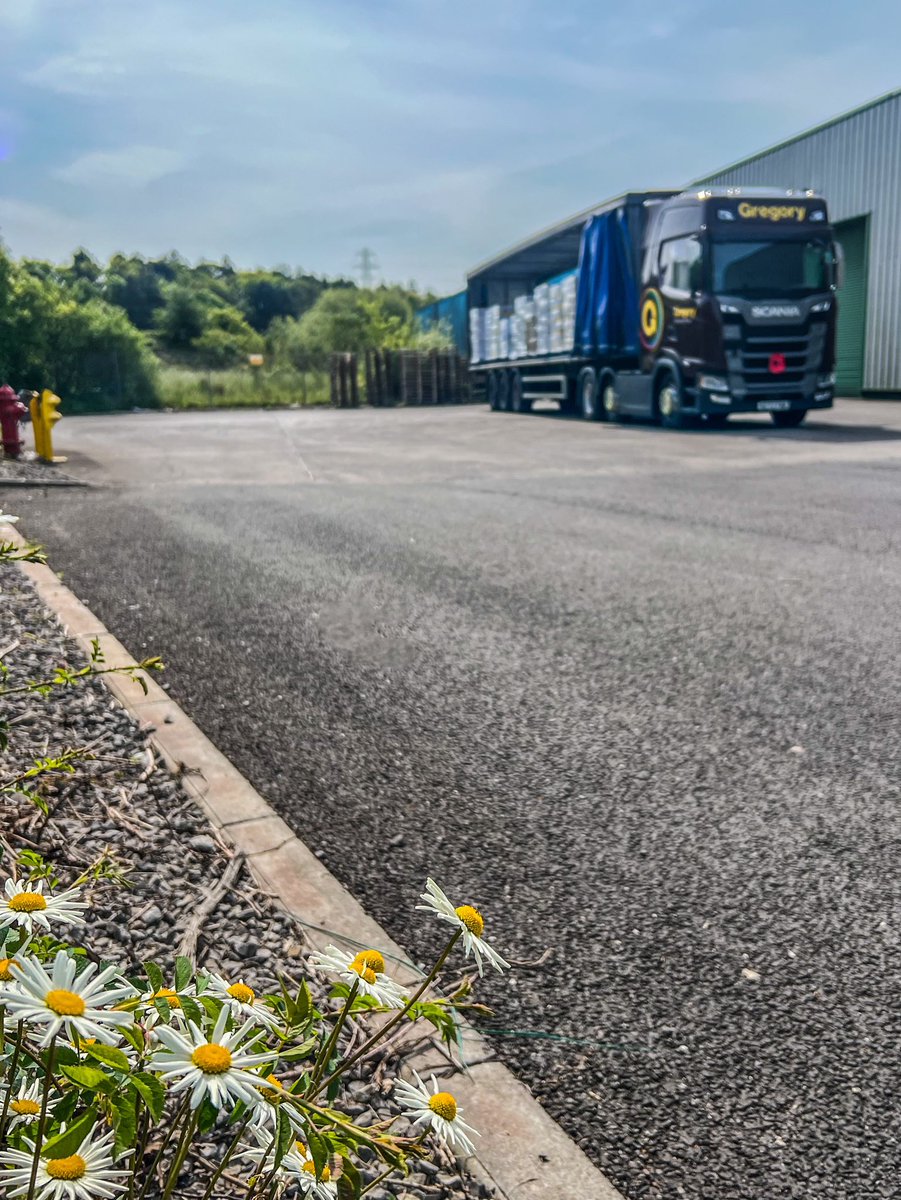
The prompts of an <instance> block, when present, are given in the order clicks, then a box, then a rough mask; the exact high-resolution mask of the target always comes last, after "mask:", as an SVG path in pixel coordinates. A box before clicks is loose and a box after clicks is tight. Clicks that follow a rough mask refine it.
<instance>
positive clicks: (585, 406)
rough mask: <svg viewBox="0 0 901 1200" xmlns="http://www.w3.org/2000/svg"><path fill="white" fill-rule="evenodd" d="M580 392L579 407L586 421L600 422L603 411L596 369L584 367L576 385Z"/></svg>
mask: <svg viewBox="0 0 901 1200" xmlns="http://www.w3.org/2000/svg"><path fill="white" fill-rule="evenodd" d="M576 387H577V388H578V392H579V407H580V408H581V410H582V416H583V417H584V418H585V420H586V421H600V419H601V409H600V406H599V405H598V377H597V375H596V374H595V373H594V367H583V368H582V370H581V371H580V373H579V380H578V383H577V384H576Z"/></svg>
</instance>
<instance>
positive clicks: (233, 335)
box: [192, 307, 264, 367]
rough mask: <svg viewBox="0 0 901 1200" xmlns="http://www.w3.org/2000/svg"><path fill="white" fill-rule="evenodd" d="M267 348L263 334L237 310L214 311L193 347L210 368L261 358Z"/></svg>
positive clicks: (220, 309)
mask: <svg viewBox="0 0 901 1200" xmlns="http://www.w3.org/2000/svg"><path fill="white" fill-rule="evenodd" d="M263 346H264V342H263V339H262V337H261V336H260V334H258V333H257V332H256V330H254V329H251V327H250V326H249V325H248V324H247V322H246V321H245V320H244V317H243V315H242V314H241V313H240V312H239V311H238V310H237V309H236V308H230V307H225V308H213V309H210V311H209V313H208V316H207V327H206V329H204V331H203V333H202V334H201V335H200V337H198V338H197V339H196V340H195V341H194V343H193V346H192V349H193V350H195V351H196V352H197V354H198V355H199V356H200V358H201V359H202V360H203V362H204V364H205V365H206V366H209V367H231V366H235V365H236V364H237V363H239V362H242V361H246V359H247V356H248V355H249V354H258V353H259V352H260V351H261V350H262V349H263Z"/></svg>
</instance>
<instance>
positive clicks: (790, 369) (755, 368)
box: [608, 188, 839, 425]
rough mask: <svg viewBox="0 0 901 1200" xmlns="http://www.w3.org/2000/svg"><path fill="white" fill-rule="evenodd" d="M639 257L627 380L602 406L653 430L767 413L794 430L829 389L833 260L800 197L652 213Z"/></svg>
mask: <svg viewBox="0 0 901 1200" xmlns="http://www.w3.org/2000/svg"><path fill="white" fill-rule="evenodd" d="M655 208H656V211H655V212H654V213H653V215H652V217H651V219H650V220H649V221H648V223H647V226H646V232H645V239H644V245H643V253H642V266H641V293H640V299H639V338H640V342H641V354H640V363H639V372H638V373H637V374H638V375H639V376H641V377H644V379H645V380H649V381H650V383H651V386H650V388H648V387H647V386H641V385H640V383H639V378H637V377H634V376H633V377H631V378H624V377H623V376H618V378H617V380H616V382H615V384H614V396H613V398H612V401H611V398H610V397H609V396H608V403H610V406H611V407H613V408H614V410H615V409H617V408H619V409H620V411H629V410H630V409H632V408H634V407H635V406H636V405H637V406H638V407H639V408H642V409H644V408H648V409H649V411H650V412H651V414H652V415H656V416H659V417H660V419H661V420H662V421H663V422H664V424H670V425H677V424H681V423H682V422H683V421H684V419H685V417H686V416H689V415H694V416H698V417H704V418H706V419H707V420H708V421H712V422H714V423H718V422H720V421H722V420H724V419H725V418H726V417H727V416H728V415H729V414H730V413H747V412H768V413H770V414H771V415H772V419H773V420H774V422H775V423H776V424H777V425H798V424H800V423H801V421H803V419H804V417H805V415H806V414H807V412H808V411H809V410H810V409H815V408H828V407H830V406H831V404H832V402H833V391H834V384H835V376H834V362H835V321H836V299H835V291H836V286H837V283H838V278H837V276H838V269H839V259H838V251H837V247H836V245H835V242H834V239H833V235H832V230H831V228H830V225H829V220H828V215H827V211H826V203H825V201H824V200H823V199H822V197H819V196H816V195H814V194H813V193H811V192H794V191H775V190H770V189H747V188H743V189H738V188H730V189H716V190H704V191H699V192H691V193H684V194H681V195H678V196H674V197H672V198H670V199H668V200H665V201H663V202H661V203H659V204H658V205H656V206H655Z"/></svg>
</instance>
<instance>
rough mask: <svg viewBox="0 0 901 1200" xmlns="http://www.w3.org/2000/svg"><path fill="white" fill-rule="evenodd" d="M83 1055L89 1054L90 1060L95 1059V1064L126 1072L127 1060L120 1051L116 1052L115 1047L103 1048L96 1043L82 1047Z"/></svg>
mask: <svg viewBox="0 0 901 1200" xmlns="http://www.w3.org/2000/svg"><path fill="white" fill-rule="evenodd" d="M82 1049H83V1050H84V1052H85V1054H90V1056H91V1058H96V1060H97V1062H102V1063H103V1065H104V1066H105V1067H112V1068H113V1070H115V1071H128V1070H129V1069H130V1068H129V1063H128V1059H127V1058H126V1057H125V1055H124V1054H123V1053H122V1051H121V1050H117V1049H116V1047H115V1046H103V1045H101V1044H100V1043H96V1044H94V1045H91V1046H83V1047H82Z"/></svg>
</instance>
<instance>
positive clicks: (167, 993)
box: [150, 988, 181, 1008]
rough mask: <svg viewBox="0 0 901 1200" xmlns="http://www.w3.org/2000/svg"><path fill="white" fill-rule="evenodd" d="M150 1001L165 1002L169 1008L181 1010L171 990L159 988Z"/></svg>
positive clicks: (178, 1001) (179, 1003) (179, 1002)
mask: <svg viewBox="0 0 901 1200" xmlns="http://www.w3.org/2000/svg"><path fill="white" fill-rule="evenodd" d="M150 999H151V1000H165V1001H166V1003H167V1004H168V1005H169V1007H170V1008H181V1001H180V1000H179V998H178V996H176V994H175V991H174V989H173V988H160V990H159V991H158V992H154V993H153V995H152V996H151V997H150Z"/></svg>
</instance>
